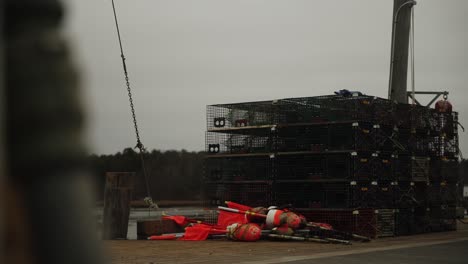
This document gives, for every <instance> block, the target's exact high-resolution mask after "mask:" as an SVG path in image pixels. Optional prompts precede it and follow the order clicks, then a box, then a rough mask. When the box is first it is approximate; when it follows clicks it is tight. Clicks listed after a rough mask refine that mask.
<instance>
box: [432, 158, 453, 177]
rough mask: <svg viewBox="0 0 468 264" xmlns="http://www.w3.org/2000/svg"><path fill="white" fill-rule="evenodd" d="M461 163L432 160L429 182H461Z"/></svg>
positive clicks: (448, 160) (447, 160) (451, 160)
mask: <svg viewBox="0 0 468 264" xmlns="http://www.w3.org/2000/svg"><path fill="white" fill-rule="evenodd" d="M458 167H459V163H458V160H456V159H440V158H432V159H431V172H430V176H429V180H430V181H432V182H448V183H457V182H459V181H460V174H459V171H458Z"/></svg>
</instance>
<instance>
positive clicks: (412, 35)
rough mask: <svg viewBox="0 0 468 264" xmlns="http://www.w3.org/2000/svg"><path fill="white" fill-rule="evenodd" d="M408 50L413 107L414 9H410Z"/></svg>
mask: <svg viewBox="0 0 468 264" xmlns="http://www.w3.org/2000/svg"><path fill="white" fill-rule="evenodd" d="M410 30H411V35H410V50H411V92H412V95H413V96H412V102H413V105H415V104H416V98H415V85H414V82H415V81H414V79H415V78H414V8H411V24H410Z"/></svg>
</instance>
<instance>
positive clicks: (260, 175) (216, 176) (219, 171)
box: [204, 155, 274, 183]
mask: <svg viewBox="0 0 468 264" xmlns="http://www.w3.org/2000/svg"><path fill="white" fill-rule="evenodd" d="M204 170H205V173H204V177H205V178H204V180H205V182H210V183H211V182H213V183H223V182H227V183H230V182H251V181H269V180H273V177H274V174H273V173H274V171H273V161H272V159H271V158H270V157H269V156H266V155H263V156H254V157H242V156H241V157H219V158H218V157H216V158H208V159H205V161H204Z"/></svg>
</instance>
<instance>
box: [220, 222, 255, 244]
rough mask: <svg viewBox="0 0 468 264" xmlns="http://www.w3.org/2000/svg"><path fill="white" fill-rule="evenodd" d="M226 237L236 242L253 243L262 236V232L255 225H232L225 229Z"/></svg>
mask: <svg viewBox="0 0 468 264" xmlns="http://www.w3.org/2000/svg"><path fill="white" fill-rule="evenodd" d="M226 235H227V237H228V238H229V239H232V240H236V241H245V242H254V241H257V240H259V239H260V237H261V236H262V230H261V229H260V227H259V226H258V225H257V224H253V223H248V224H238V223H235V224H232V225H230V226H228V227H227V234H226Z"/></svg>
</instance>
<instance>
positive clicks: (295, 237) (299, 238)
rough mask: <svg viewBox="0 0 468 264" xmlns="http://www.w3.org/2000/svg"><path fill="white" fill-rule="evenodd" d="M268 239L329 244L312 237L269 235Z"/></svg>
mask: <svg viewBox="0 0 468 264" xmlns="http://www.w3.org/2000/svg"><path fill="white" fill-rule="evenodd" d="M268 237H271V238H279V239H284V240H297V241H310V242H317V243H330V242H329V241H327V240H325V239H320V238H312V237H300V236H288V235H277V234H269V235H268Z"/></svg>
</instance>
